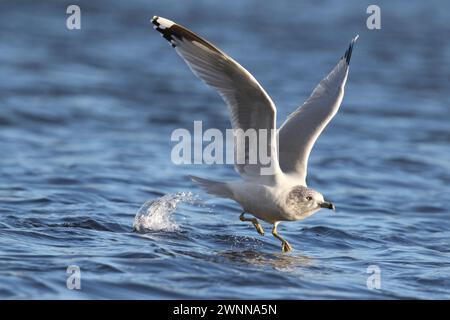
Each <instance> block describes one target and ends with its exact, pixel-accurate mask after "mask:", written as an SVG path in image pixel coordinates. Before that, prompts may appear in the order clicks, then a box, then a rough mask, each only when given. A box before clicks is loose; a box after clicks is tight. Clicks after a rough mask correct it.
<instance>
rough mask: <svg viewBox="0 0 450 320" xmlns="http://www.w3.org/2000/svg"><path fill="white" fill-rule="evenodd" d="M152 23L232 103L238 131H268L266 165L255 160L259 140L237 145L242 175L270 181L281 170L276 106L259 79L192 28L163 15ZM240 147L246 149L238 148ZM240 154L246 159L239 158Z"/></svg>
mask: <svg viewBox="0 0 450 320" xmlns="http://www.w3.org/2000/svg"><path fill="white" fill-rule="evenodd" d="M152 23H153V24H154V25H155V26H154V28H155V29H156V30H157V31H158V32H160V33H161V35H162V36H163V37H164V38H165V39H166V40H167V41H169V43H170V44H171V45H172V47H174V48H175V50H176V52H177V53H178V54H179V55H180V56H181V58H183V60H184V61H185V62H186V63H187V65H188V66H189V68H190V69H191V70H192V72H193V73H194V74H195V75H196V76H198V77H199V78H200V79H202V80H203V81H204V82H205V83H206V84H208V85H210V86H211V87H213V88H215V89H216V90H217V91H218V93H219V94H220V95H221V96H222V98H223V100H224V101H225V103H226V104H227V105H228V109H229V111H230V117H231V124H232V126H233V129H234V130H235V132H236V129H242V130H243V131H244V132H245V131H247V130H248V129H255V130H256V132H260V130H261V129H265V130H267V131H266V132H267V133H268V135H267V137H268V138H267V139H266V141H267V142H266V143H265V146H266V147H267V149H266V150H267V152H266V154H269V155H270V160H271V162H270V163H268V164H265V163H264V162H265V161H261V159H260V158H259V157H257V159H256V161H252V159H253V160H255V158H254V155H258V150H256V149H258V145H259V141H258V143H253V144H250V143H247V144H245V147H243V146H239V145H236V144H235V168H236V170H237V171H238V172H239V174H240V175H241V176H242V177H243V178H245V179H262V178H268V179H269V180H270V179H273V176H274V175H276V174H277V173H281V170H280V169H279V164H278V157H277V148H276V131H275V130H276V108H275V105H274V103H273V102H272V100H271V99H270V97H269V96H268V94H267V93H266V92H265V91H264V89H263V88H262V87H261V85H260V84H259V83H258V82H257V81H256V79H255V78H254V77H253V76H252V75H251V74H250V73H249V72H248V71H247V70H245V69H244V68H243V67H242V66H240V65H239V64H238V63H237V62H236V61H234V60H233V59H232V58H231V57H229V56H228V55H226V54H225V53H224V52H222V51H221V50H220V49H218V48H216V47H215V46H213V45H212V44H211V43H209V42H208V41H206V40H204V39H203V38H201V37H199V36H198V35H196V34H195V33H193V32H192V31H190V30H188V29H186V28H184V27H182V26H180V25H179V24H176V23H175V22H173V21H170V20H167V19H164V18H161V17H156V16H155V17H153V19H152ZM271 133H272V134H271ZM237 147H243V148H242V149H239V150H237V149H236V148H237ZM239 154H240V155H243V156H244V157H245V159H242V157H240V158H238V159H236V156H237V155H239ZM238 160H239V161H238ZM239 162H241V163H239ZM268 167H273V169H274V170H273V175H271V174H269V175H265V176H261V172H262V171H261V169H263V168H265V169H267V168H268ZM263 171H264V170H263ZM265 172H268V171H265Z"/></svg>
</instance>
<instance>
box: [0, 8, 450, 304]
mask: <svg viewBox="0 0 450 320" xmlns="http://www.w3.org/2000/svg"><path fill="white" fill-rule="evenodd" d="M77 4H79V5H80V7H81V10H82V29H81V30H74V31H69V30H67V29H66V26H65V20H66V17H67V15H66V13H65V11H66V7H67V5H68V3H65V2H64V1H39V2H37V1H2V2H1V3H0V75H1V78H0V152H1V154H0V297H1V298H8V299H9V298H32V299H33V298H75V299H78V298H82V299H85V298H129V299H141V298H151V299H154V298H156V299H160V298H277V299H278V298H289V299H315V298H351V299H354V298H356V299H361V298H368V299H379V298H389V299H398V298H424V299H434V298H447V299H448V298H450V280H449V279H450V231H449V230H450V219H449V213H450V211H449V203H450V192H449V191H450V190H449V184H450V147H449V144H450V125H449V123H450V96H449V88H450V86H449V83H450V81H449V75H450V68H449V65H448V63H449V61H450V42H449V39H450V38H449V35H450V24H449V21H450V5H449V3H448V2H444V1H442V2H439V1H428V2H424V3H422V2H419V1H412V2H411V1H410V2H408V3H406V2H397V3H396V4H394V3H391V2H381V3H379V5H380V7H381V13H382V15H381V18H382V29H381V30H376V31H370V30H368V29H367V28H366V18H367V16H368V15H367V14H366V8H367V6H368V5H369V4H371V3H370V2H368V1H356V0H354V1H346V2H345V4H343V3H341V2H335V1H302V2H300V1H273V2H270V3H269V2H266V1H264V2H261V1H256V0H254V1H231V2H230V1H227V2H226V3H225V1H223V2H218V1H217V2H215V1H214V2H213V1H147V0H145V1H144V0H142V1H126V2H119V1H117V2H112V1H87V0H83V1H78V2H77ZM155 14H156V15H160V16H163V17H167V18H170V19H172V20H175V21H177V22H179V23H181V24H183V25H186V26H188V27H190V28H191V29H193V30H195V31H196V32H198V33H200V34H201V35H204V36H205V37H207V38H208V39H210V40H211V41H212V42H213V43H215V44H217V45H218V46H219V47H221V48H222V49H223V50H224V51H226V52H227V53H229V54H230V55H231V56H233V57H234V58H235V59H236V60H237V61H239V62H240V63H241V64H242V65H243V66H245V67H246V68H247V69H248V70H250V72H252V73H253V74H254V75H255V77H256V78H257V79H258V80H259V81H260V83H261V84H262V85H263V86H264V87H265V88H266V89H267V91H268V92H269V94H270V95H271V96H272V98H273V100H274V101H275V103H276V104H277V106H278V116H279V118H278V122H279V123H281V122H282V121H283V120H284V119H285V117H286V116H287V115H288V114H289V113H290V112H291V111H292V110H294V109H295V108H296V107H297V106H298V105H300V104H301V103H302V102H303V101H304V100H305V99H306V98H307V96H308V95H309V93H310V92H311V90H312V89H313V88H314V86H315V85H316V84H317V83H318V82H319V80H320V79H321V78H323V77H324V76H325V75H326V74H327V73H328V71H329V70H331V68H332V67H333V66H334V64H335V63H336V62H337V60H338V59H339V57H340V56H341V55H342V54H343V52H344V51H345V49H346V47H347V45H348V42H349V40H350V39H351V38H352V37H353V36H354V35H355V34H357V33H359V34H360V39H359V41H358V43H357V46H356V47H355V50H354V53H353V59H352V65H351V68H350V76H349V80H348V83H347V88H346V95H345V98H344V102H343V105H342V107H341V110H340V112H339V114H338V115H337V116H336V117H335V119H334V120H333V122H332V123H331V125H330V126H329V127H328V128H327V130H326V131H325V132H324V134H323V135H322V136H321V137H320V139H319V140H318V143H317V144H316V146H315V148H314V150H313V153H312V156H311V159H310V168H309V185H310V186H311V187H314V188H316V189H318V190H320V191H321V192H322V193H323V194H324V195H325V196H327V197H328V198H330V199H332V200H333V202H334V203H335V204H336V206H337V208H338V211H337V213H336V214H335V215H332V214H329V212H326V211H324V212H319V213H317V214H316V215H314V216H313V217H311V218H309V219H307V220H304V221H302V222H295V223H285V224H281V225H280V228H279V230H280V233H281V234H283V235H284V236H285V237H286V239H288V240H289V241H290V243H291V244H292V245H293V247H294V248H295V250H294V251H293V252H292V253H289V254H281V252H280V244H279V242H278V241H277V240H276V239H274V238H273V237H272V236H271V235H270V232H266V236H264V237H262V236H259V235H258V234H257V233H256V232H255V230H254V229H253V227H252V226H251V225H249V224H245V223H242V222H240V221H239V219H238V215H239V213H240V211H239V206H238V205H237V204H235V203H233V202H231V201H227V200H220V199H214V198H210V197H209V196H207V195H205V194H204V193H202V192H201V191H200V190H198V189H197V188H196V187H194V186H193V185H192V184H191V183H190V182H189V181H188V180H187V179H186V178H185V176H186V175H187V174H196V175H200V176H206V177H212V178H220V179H222V180H227V179H234V178H236V173H235V172H234V171H233V169H232V167H231V166H220V165H216V166H206V165H195V166H194V165H184V166H176V165H174V164H173V163H172V162H171V161H170V152H171V149H172V147H173V145H174V144H173V143H172V142H171V141H170V134H171V133H172V131H173V130H174V129H176V128H187V129H192V126H193V121H194V120H202V121H203V125H204V127H205V128H210V127H215V128H220V129H226V128H229V126H230V125H229V121H228V113H227V110H226V107H225V105H224V104H223V102H222V101H221V100H220V98H219V97H218V96H217V94H216V93H215V92H213V91H212V90H211V89H209V88H207V87H206V86H204V85H203V84H202V83H201V82H200V81H198V80H197V79H196V78H195V77H194V76H193V75H192V74H191V73H190V71H189V70H188V68H187V67H186V66H185V65H184V63H183V62H182V61H181V59H180V58H179V57H178V56H177V55H176V54H175V52H174V51H173V50H172V49H171V48H170V47H169V46H168V45H167V43H166V42H165V41H163V39H161V37H160V36H159V35H158V34H157V33H156V32H154V31H153V30H152V28H151V24H150V22H149V19H150V18H151V17H152V16H153V15H155ZM161 197H164V198H162V199H161ZM155 200H156V201H158V202H157V204H158V205H159V207H158V208H156V209H155V208H153V209H152V210H154V211H152V212H153V213H154V214H155V216H153V218H152V219H150V221H146V223H147V224H148V225H147V226H148V227H150V228H151V230H152V231H148V232H144V233H137V232H133V222H134V218H135V215H136V213H137V212H138V210H139V208H140V207H141V206H142V205H143V204H144V203H145V202H147V201H155ZM172 211H173V212H172ZM171 212H172V213H171ZM265 227H269V226H267V225H265ZM266 231H269V229H266ZM69 265H76V266H78V267H79V268H80V270H81V290H69V289H67V287H66V280H67V277H68V276H69V275H68V274H67V273H66V269H67V267H68V266H69ZM370 265H377V266H378V267H379V269H380V271H381V288H380V289H373V290H369V289H368V288H367V285H366V281H367V278H368V276H369V275H370V274H368V273H367V268H368V266H370Z"/></svg>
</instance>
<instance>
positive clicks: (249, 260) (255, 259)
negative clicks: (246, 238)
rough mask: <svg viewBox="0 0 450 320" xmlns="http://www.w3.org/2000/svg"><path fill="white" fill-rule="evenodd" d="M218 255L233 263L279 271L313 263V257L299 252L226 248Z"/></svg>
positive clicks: (308, 265) (292, 269) (295, 268)
mask: <svg viewBox="0 0 450 320" xmlns="http://www.w3.org/2000/svg"><path fill="white" fill-rule="evenodd" d="M218 255H219V256H221V257H224V258H226V259H228V260H230V261H231V262H233V263H238V264H247V265H253V266H261V267H267V266H269V267H272V268H274V269H276V270H280V271H294V270H297V269H298V268H304V267H310V266H313V265H314V259H312V258H310V257H307V256H304V255H301V254H299V253H291V254H286V253H281V252H279V253H278V252H277V253H265V252H260V251H256V250H245V251H234V250H227V251H221V252H219V253H218Z"/></svg>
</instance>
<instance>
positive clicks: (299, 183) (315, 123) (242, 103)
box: [151, 16, 358, 252]
mask: <svg viewBox="0 0 450 320" xmlns="http://www.w3.org/2000/svg"><path fill="white" fill-rule="evenodd" d="M151 21H152V23H153V24H154V29H156V30H157V31H158V32H159V33H161V35H162V36H163V37H164V38H165V39H166V40H167V41H168V42H169V43H170V45H171V46H172V47H173V48H175V51H176V52H177V53H178V55H180V56H181V58H182V59H183V60H184V61H185V62H186V64H187V65H188V66H189V68H190V69H191V71H192V72H193V73H194V74H195V75H196V76H197V77H199V78H200V79H201V80H203V82H205V83H206V84H207V85H209V86H211V87H213V88H214V89H215V90H217V91H218V93H219V94H220V96H221V97H222V98H223V100H224V101H225V103H226V104H227V106H228V109H229V112H230V118H231V124H232V127H233V130H234V131H236V130H238V129H241V130H244V131H245V130H248V129H255V130H268V131H270V132H275V134H271V135H270V137H269V138H267V139H265V144H266V148H267V149H266V150H268V151H269V152H270V157H271V160H272V162H271V168H272V171H271V173H270V174H262V169H264V168H266V169H267V164H266V163H263V162H262V161H259V160H258V161H256V162H255V163H249V162H248V161H244V162H243V163H235V169H236V171H237V172H238V173H239V174H240V176H241V178H242V179H240V180H236V181H226V182H221V181H213V180H209V179H204V178H200V177H195V176H190V178H191V179H192V180H193V181H194V182H195V183H196V184H198V185H199V186H200V187H202V188H203V189H204V190H206V192H208V193H210V194H213V195H216V196H219V197H223V198H229V199H232V200H234V201H236V202H237V203H238V204H240V206H241V207H242V209H243V212H242V213H241V215H240V220H241V221H248V222H251V223H252V224H253V225H254V226H255V228H256V230H257V231H258V233H259V234H261V235H264V230H263V228H262V226H261V224H260V223H259V221H258V219H260V220H263V221H266V222H268V223H270V224H272V225H273V228H272V234H273V236H274V237H276V238H277V239H279V240H280V241H281V250H282V251H283V252H288V251H291V250H292V247H291V245H290V244H289V243H288V242H287V241H286V240H285V239H283V238H282V237H281V236H280V235H279V234H278V232H277V226H278V224H279V223H280V222H282V221H297V220H302V219H305V218H307V217H309V216H311V215H312V214H314V213H316V212H317V211H319V210H320V209H321V208H326V209H332V210H335V206H334V204H333V203H331V202H329V201H326V200H325V199H324V197H323V195H322V194H321V193H319V192H318V191H316V190H314V189H311V188H308V187H307V185H306V174H307V168H308V158H309V154H310V152H311V149H312V147H313V146H314V143H315V142H316V140H317V138H318V137H319V135H320V134H321V133H322V131H323V130H324V128H325V127H326V126H327V124H328V123H329V122H330V120H331V119H332V118H333V117H334V115H335V114H336V113H337V111H338V109H339V107H340V105H341V102H342V99H343V97H344V87H345V83H346V81H347V76H348V69H349V63H350V58H351V56H352V50H353V45H354V43H355V41H356V40H357V39H358V36H356V37H355V38H354V39H353V40H352V41H351V42H350V45H349V47H348V49H347V50H346V52H345V54H344V56H342V58H341V59H340V60H339V62H338V63H337V65H336V66H335V67H334V68H333V70H331V72H330V73H329V74H328V75H327V76H326V77H325V78H324V79H323V80H322V81H320V83H319V84H318V85H317V86H316V88H315V89H314V90H313V92H312V93H311V95H310V97H309V98H308V99H307V100H306V101H305V103H303V105H302V106H300V107H299V108H298V109H297V110H295V111H294V112H293V113H292V114H291V115H290V116H289V117H288V118H287V119H286V121H285V122H284V123H283V125H282V126H281V127H280V128H279V129H278V130H277V129H276V111H277V110H276V107H275V104H274V103H273V101H272V99H271V98H270V97H269V95H268V94H267V93H266V91H265V90H264V89H263V88H262V87H261V85H260V84H259V83H258V82H257V81H256V79H255V78H254V77H253V76H252V75H251V74H250V73H249V72H248V71H247V70H246V69H244V68H243V67H242V66H241V65H240V64H238V63H237V62H236V61H235V60H233V59H232V58H231V57H230V56H228V55H227V54H226V53H224V52H223V51H222V50H220V49H219V48H217V47H216V46H214V45H213V44H211V43H210V42H209V41H207V40H205V39H204V38H202V37H200V36H198V35H196V34H195V33H193V32H192V31H190V30H188V29H187V28H185V27H183V26H181V25H179V24H177V23H175V22H173V21H170V20H168V19H164V18H161V17H157V16H154V17H153V19H152V20H151ZM234 148H235V152H236V148H237V146H236V145H235V146H234ZM244 152H245V159H246V160H247V159H249V158H250V155H249V153H250V152H254V150H253V148H252V147H249V148H244ZM235 162H236V161H235ZM246 214H251V215H252V216H253V217H248V215H247V216H246Z"/></svg>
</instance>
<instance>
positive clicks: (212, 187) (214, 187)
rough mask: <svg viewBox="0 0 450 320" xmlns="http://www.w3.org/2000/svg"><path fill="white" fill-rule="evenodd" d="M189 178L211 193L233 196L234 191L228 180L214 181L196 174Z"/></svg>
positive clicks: (220, 195)
mask: <svg viewBox="0 0 450 320" xmlns="http://www.w3.org/2000/svg"><path fill="white" fill-rule="evenodd" d="M189 178H190V179H191V180H192V181H193V182H195V183H196V184H197V185H198V186H199V187H200V188H202V189H204V190H205V191H206V192H208V193H209V194H213V195H216V196H219V197H222V198H230V199H232V198H233V193H232V192H231V190H230V188H229V187H228V185H227V183H226V182H220V181H213V180H208V179H204V178H200V177H196V176H189Z"/></svg>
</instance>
